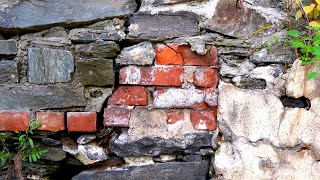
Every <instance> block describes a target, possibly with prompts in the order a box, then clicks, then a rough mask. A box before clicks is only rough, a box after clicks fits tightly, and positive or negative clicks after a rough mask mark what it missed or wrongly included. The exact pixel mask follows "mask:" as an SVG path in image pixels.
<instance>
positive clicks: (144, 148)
mask: <svg viewBox="0 0 320 180" xmlns="http://www.w3.org/2000/svg"><path fill="white" fill-rule="evenodd" d="M184 113H185V117H186V118H185V119H184V120H183V121H182V125H181V126H180V128H177V129H175V130H173V131H172V130H170V131H169V130H168V127H167V116H166V112H165V111H164V110H147V109H134V110H132V112H131V116H130V123H129V126H130V127H129V130H125V131H124V132H122V134H121V135H120V136H118V137H114V138H113V139H112V140H111V141H110V142H109V146H110V149H111V151H112V152H114V153H116V154H117V155H118V156H121V157H128V156H158V155H161V154H176V153H181V152H184V151H187V152H189V153H192V152H193V153H194V152H196V151H198V150H199V149H200V148H201V147H211V148H214V147H215V146H216V144H215V139H216V137H217V135H216V134H215V133H201V132H198V131H196V130H194V129H193V126H192V124H191V121H190V118H189V117H190V111H184Z"/></svg>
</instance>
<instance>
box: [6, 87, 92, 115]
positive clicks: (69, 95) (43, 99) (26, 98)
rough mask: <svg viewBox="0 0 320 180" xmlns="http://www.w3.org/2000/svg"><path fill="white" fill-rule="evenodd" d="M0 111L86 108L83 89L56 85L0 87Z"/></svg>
mask: <svg viewBox="0 0 320 180" xmlns="http://www.w3.org/2000/svg"><path fill="white" fill-rule="evenodd" d="M0 99H1V103H0V110H40V109H53V108H60V109H61V108H71V107H82V106H83V107H85V106H86V100H85V98H84V94H83V88H78V89H74V88H73V87H70V86H67V85H62V84H56V85H55V86H44V85H18V86H13V87H10V88H8V87H6V86H0Z"/></svg>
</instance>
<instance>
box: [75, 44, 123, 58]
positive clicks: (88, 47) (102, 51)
mask: <svg viewBox="0 0 320 180" xmlns="http://www.w3.org/2000/svg"><path fill="white" fill-rule="evenodd" d="M76 51H77V52H78V53H80V54H81V53H83V55H85V56H87V57H97V58H111V57H115V56H116V55H117V53H118V52H119V51H120V48H119V45H118V44H117V43H115V42H113V41H95V42H93V43H90V44H78V45H76Z"/></svg>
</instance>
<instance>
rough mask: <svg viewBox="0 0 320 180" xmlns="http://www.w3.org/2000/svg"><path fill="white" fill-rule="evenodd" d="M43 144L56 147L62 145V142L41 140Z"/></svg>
mask: <svg viewBox="0 0 320 180" xmlns="http://www.w3.org/2000/svg"><path fill="white" fill-rule="evenodd" d="M41 143H43V144H46V145H49V146H56V145H60V144H61V142H60V141H59V140H55V139H52V138H46V137H44V138H41Z"/></svg>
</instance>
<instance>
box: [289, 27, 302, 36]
mask: <svg viewBox="0 0 320 180" xmlns="http://www.w3.org/2000/svg"><path fill="white" fill-rule="evenodd" d="M288 35H289V36H291V37H299V36H300V32H299V31H298V30H296V29H293V30H290V31H288Z"/></svg>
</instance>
